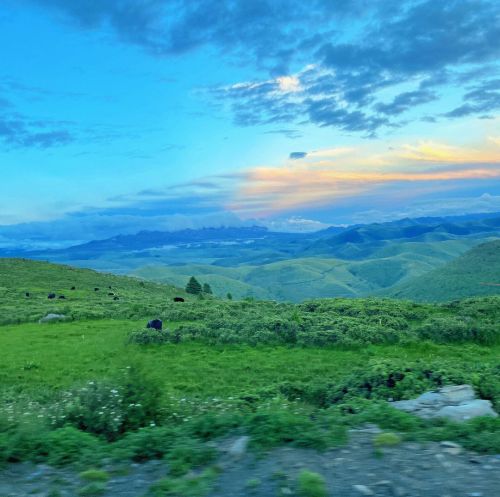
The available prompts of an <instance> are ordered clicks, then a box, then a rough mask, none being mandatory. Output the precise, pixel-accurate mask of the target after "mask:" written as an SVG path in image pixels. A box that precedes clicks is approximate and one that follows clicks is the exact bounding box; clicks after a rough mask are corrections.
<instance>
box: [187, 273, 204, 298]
mask: <svg viewBox="0 0 500 497" xmlns="http://www.w3.org/2000/svg"><path fill="white" fill-rule="evenodd" d="M186 292H187V293H191V294H193V295H200V293H201V292H202V288H201V285H200V282H199V281H198V280H197V279H196V278H195V277H194V276H191V278H190V279H189V281H188V283H187V285H186Z"/></svg>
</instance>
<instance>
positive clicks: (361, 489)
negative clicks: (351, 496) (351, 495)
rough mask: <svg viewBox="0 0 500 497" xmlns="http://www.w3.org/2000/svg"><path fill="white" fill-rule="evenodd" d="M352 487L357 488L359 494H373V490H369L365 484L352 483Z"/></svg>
mask: <svg viewBox="0 0 500 497" xmlns="http://www.w3.org/2000/svg"><path fill="white" fill-rule="evenodd" d="M352 488H354V490H357V491H358V492H359V493H360V494H361V495H375V492H373V490H370V488H368V487H367V486H366V485H353V486H352Z"/></svg>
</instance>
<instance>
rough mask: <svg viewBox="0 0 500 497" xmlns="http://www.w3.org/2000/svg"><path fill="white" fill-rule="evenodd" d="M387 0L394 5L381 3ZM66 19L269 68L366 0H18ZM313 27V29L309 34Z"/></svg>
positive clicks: (161, 52)
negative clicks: (352, 2) (208, 49)
mask: <svg viewBox="0 0 500 497" xmlns="http://www.w3.org/2000/svg"><path fill="white" fill-rule="evenodd" d="M386 1H387V3H392V4H396V2H393V1H390V2H389V0H386ZM12 3H13V4H14V5H19V3H21V4H24V5H26V4H32V5H35V6H38V7H40V8H42V9H45V10H47V11H48V12H51V13H53V14H55V15H56V16H57V17H59V18H62V19H64V20H70V21H71V22H72V23H73V24H74V25H75V26H77V27H79V28H80V29H84V30H104V29H108V30H111V31H112V32H113V33H114V34H115V35H116V38H117V39H118V40H119V41H120V42H122V43H127V44H132V45H136V46H139V47H141V48H143V49H144V50H146V51H147V52H148V53H151V54H153V55H157V56H166V55H175V54H185V53H186V52H188V51H192V50H195V49H197V48H201V47H204V46H211V47H215V48H216V49H218V50H219V51H221V52H224V53H225V54H231V55H233V56H235V57H238V58H239V60H240V61H241V59H243V58H244V59H246V60H247V61H252V62H253V63H257V64H259V65H262V66H267V67H272V68H273V69H275V70H278V69H281V70H283V69H285V68H286V66H287V65H288V64H289V63H290V62H291V61H292V60H293V59H294V58H295V57H296V56H297V54H298V53H300V52H303V51H304V50H306V49H307V47H308V46H310V48H309V50H312V49H313V48H314V46H316V45H317V43H318V42H319V41H320V40H321V39H323V36H324V35H326V34H327V33H329V32H330V31H331V26H330V24H331V22H333V21H335V20H336V21H337V22H338V21H339V20H341V19H345V18H350V17H352V16H354V15H356V14H358V13H359V12H361V11H365V12H368V11H374V10H377V9H378V7H372V6H371V2H369V1H367V0H361V1H360V2H356V3H357V5H350V2H345V1H344V0H332V1H326V0H311V2H308V3H307V4H305V3H304V2H290V1H289V0H256V1H252V2H248V1H246V0H236V1H235V0H192V1H189V2H186V1H183V0H170V1H168V2H167V1H165V0H147V1H138V0H106V1H104V2H103V1H100V0H71V1H70V2H68V1H67V0H20V1H17V0H16V1H15V2H14V1H12ZM312 32H313V34H311V33H312Z"/></svg>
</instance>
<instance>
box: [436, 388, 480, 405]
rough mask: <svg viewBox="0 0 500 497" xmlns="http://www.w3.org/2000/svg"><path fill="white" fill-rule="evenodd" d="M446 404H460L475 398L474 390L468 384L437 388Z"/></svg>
mask: <svg viewBox="0 0 500 497" xmlns="http://www.w3.org/2000/svg"><path fill="white" fill-rule="evenodd" d="M439 393H440V394H441V396H442V397H443V399H444V401H445V402H446V403H447V404H460V403H462V402H469V401H471V400H474V399H475V395H474V390H473V388H472V387H471V386H470V385H451V386H447V387H443V388H441V389H440V390H439Z"/></svg>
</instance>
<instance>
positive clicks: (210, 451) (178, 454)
mask: <svg viewBox="0 0 500 497" xmlns="http://www.w3.org/2000/svg"><path fill="white" fill-rule="evenodd" d="M215 455H216V453H215V449H214V448H213V447H209V446H208V445H206V444H205V443H203V442H201V441H199V440H196V439H194V438H189V437H179V438H178V439H176V440H175V441H174V443H173V445H172V447H171V448H170V450H169V452H168V453H167V455H166V456H165V459H166V460H167V462H168V464H169V468H170V474H171V475H173V476H181V475H184V474H186V473H187V472H188V471H189V470H191V469H192V468H195V467H200V466H206V465H207V464H208V463H210V462H211V461H213V460H214V458H215Z"/></svg>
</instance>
